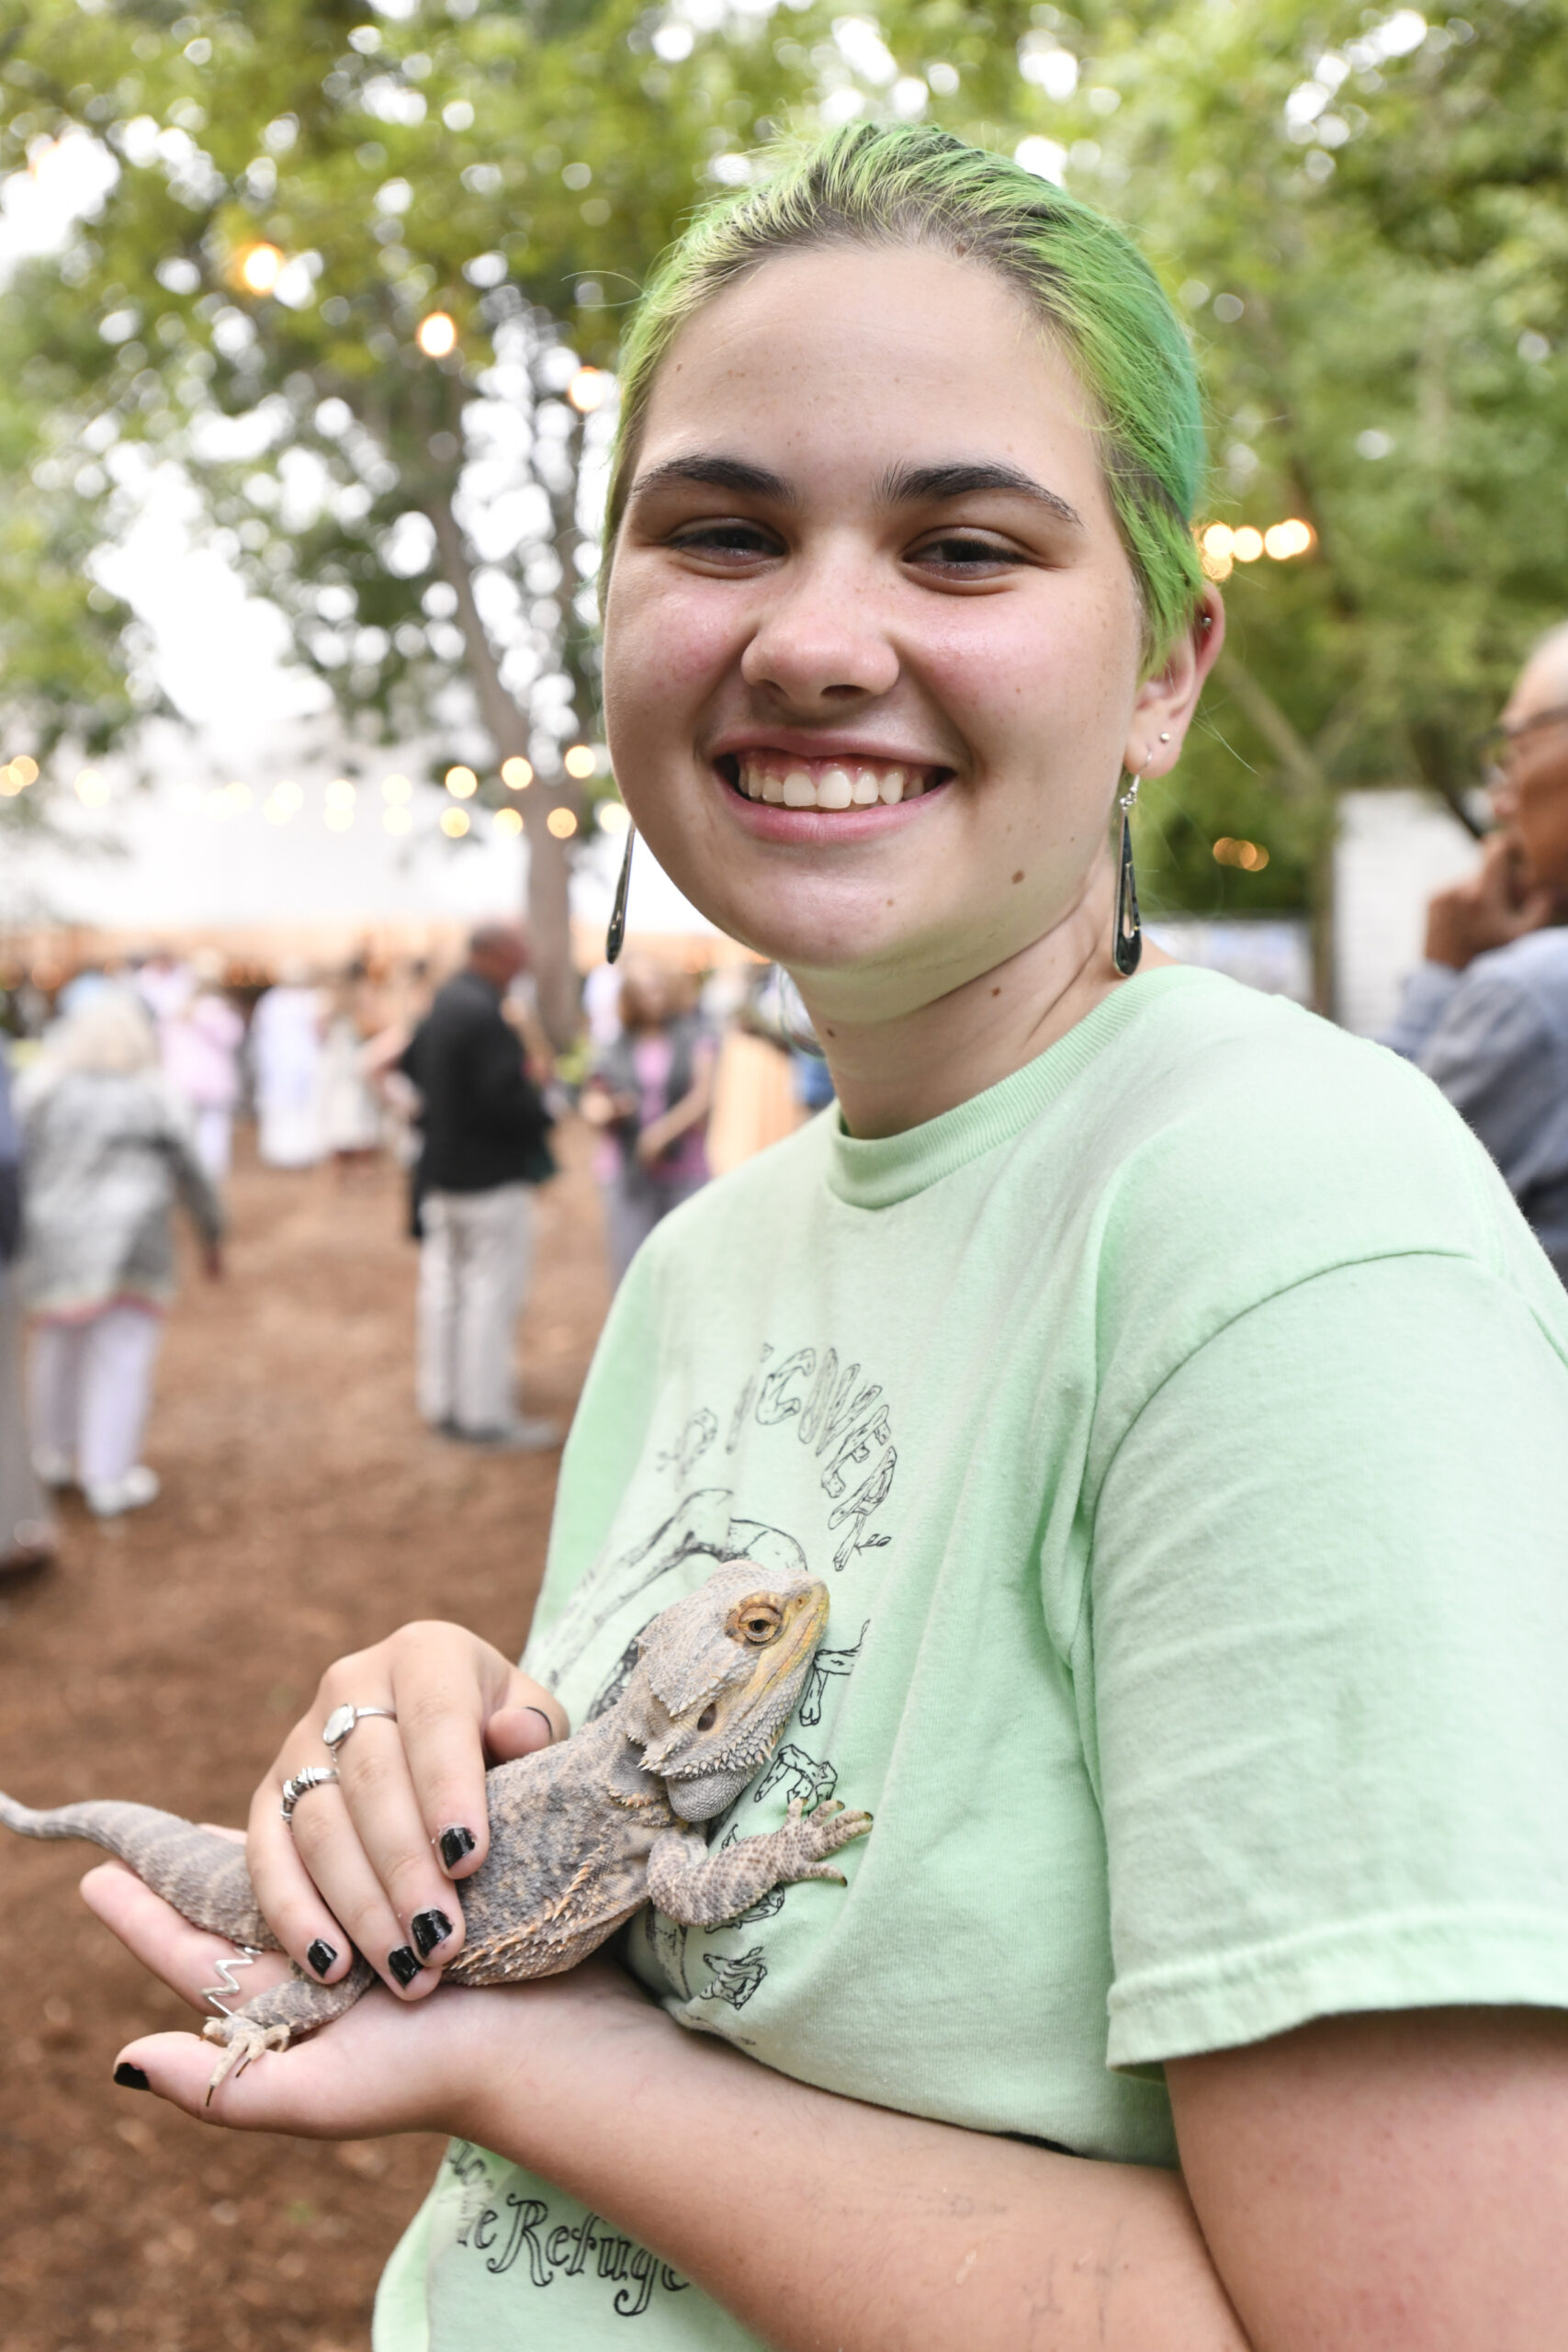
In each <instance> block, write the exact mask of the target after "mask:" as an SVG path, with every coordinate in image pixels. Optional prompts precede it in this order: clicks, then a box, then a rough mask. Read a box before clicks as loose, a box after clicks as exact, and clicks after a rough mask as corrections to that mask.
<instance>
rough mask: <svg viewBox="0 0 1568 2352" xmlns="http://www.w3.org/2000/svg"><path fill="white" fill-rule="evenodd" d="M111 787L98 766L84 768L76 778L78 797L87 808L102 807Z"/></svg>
mask: <svg viewBox="0 0 1568 2352" xmlns="http://www.w3.org/2000/svg"><path fill="white" fill-rule="evenodd" d="M76 797H77V798H78V800H80V801H81V803H82V805H83V807H84V808H85V809H101V808H102V807H103V806H104V803H105V802H106V801H107V798H108V797H109V788H108V786H107V783H106V782H105V780H104V778H103V777H102V776H101V775H99V774H98V771H97V769H96V768H84V769H83V771H82V773H81V775H79V776H78V777H77V779H76Z"/></svg>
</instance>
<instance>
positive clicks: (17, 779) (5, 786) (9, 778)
mask: <svg viewBox="0 0 1568 2352" xmlns="http://www.w3.org/2000/svg"><path fill="white" fill-rule="evenodd" d="M17 766H18V763H17V761H15V760H9V761H7V762H6V765H5V766H4V767H3V768H0V797H3V798H5V799H6V800H14V799H15V798H16V797H17V793H18V792H25V791H26V790H27V786H26V784H25V783H24V781H23V779H22V777H21V776H20V775H18V774H17Z"/></svg>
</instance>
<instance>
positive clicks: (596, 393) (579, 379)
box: [566, 368, 610, 416]
mask: <svg viewBox="0 0 1568 2352" xmlns="http://www.w3.org/2000/svg"><path fill="white" fill-rule="evenodd" d="M566 396H567V398H568V400H569V401H570V402H571V404H572V406H573V408H574V409H576V411H577V412H578V413H579V415H580V416H592V413H593V411H594V410H595V409H596V408H603V407H604V402H605V401H607V400H608V399H609V397H610V379H609V377H608V375H607V374H606V373H605V371H604V368H579V369H578V371H577V373H576V375H575V376H574V377H573V378H572V379H571V381H570V384H569V385H568V386H567V388H566Z"/></svg>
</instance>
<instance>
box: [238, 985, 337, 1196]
mask: <svg viewBox="0 0 1568 2352" xmlns="http://www.w3.org/2000/svg"><path fill="white" fill-rule="evenodd" d="M251 1069H252V1071H253V1074H254V1080H255V1096H256V1130H257V1131H256V1148H257V1150H258V1151H259V1153H260V1154H261V1157H262V1159H263V1160H264V1161H265V1164H266V1165H267V1167H269V1168H313V1167H314V1166H315V1164H316V1162H317V1161H318V1160H319V1159H321V1148H322V1147H321V999H320V997H319V995H318V994H317V991H316V990H315V989H313V988H312V987H311V986H310V974H309V972H308V971H307V970H306V968H305V967H304V966H303V965H302V964H285V965H284V966H282V967H281V968H280V970H279V972H278V976H277V983H276V987H274V988H270V989H267V991H266V993H265V996H263V997H262V998H261V1000H260V1001H259V1002H258V1003H257V1005H256V1009H255V1012H254V1015H253V1016H252V1020H251Z"/></svg>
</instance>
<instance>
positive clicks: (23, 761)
mask: <svg viewBox="0 0 1568 2352" xmlns="http://www.w3.org/2000/svg"><path fill="white" fill-rule="evenodd" d="M11 773H12V775H14V776H15V777H16V779H17V784H18V786H20V787H21V788H22V789H23V790H24V791H25V790H26V789H27V787H28V785H29V784H36V783H37V782H38V762H37V761H36V760H35V759H34V758H33V757H32V755H31V753H30V752H17V756H16V758H15V759H14V760H13V761H12V762H11Z"/></svg>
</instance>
